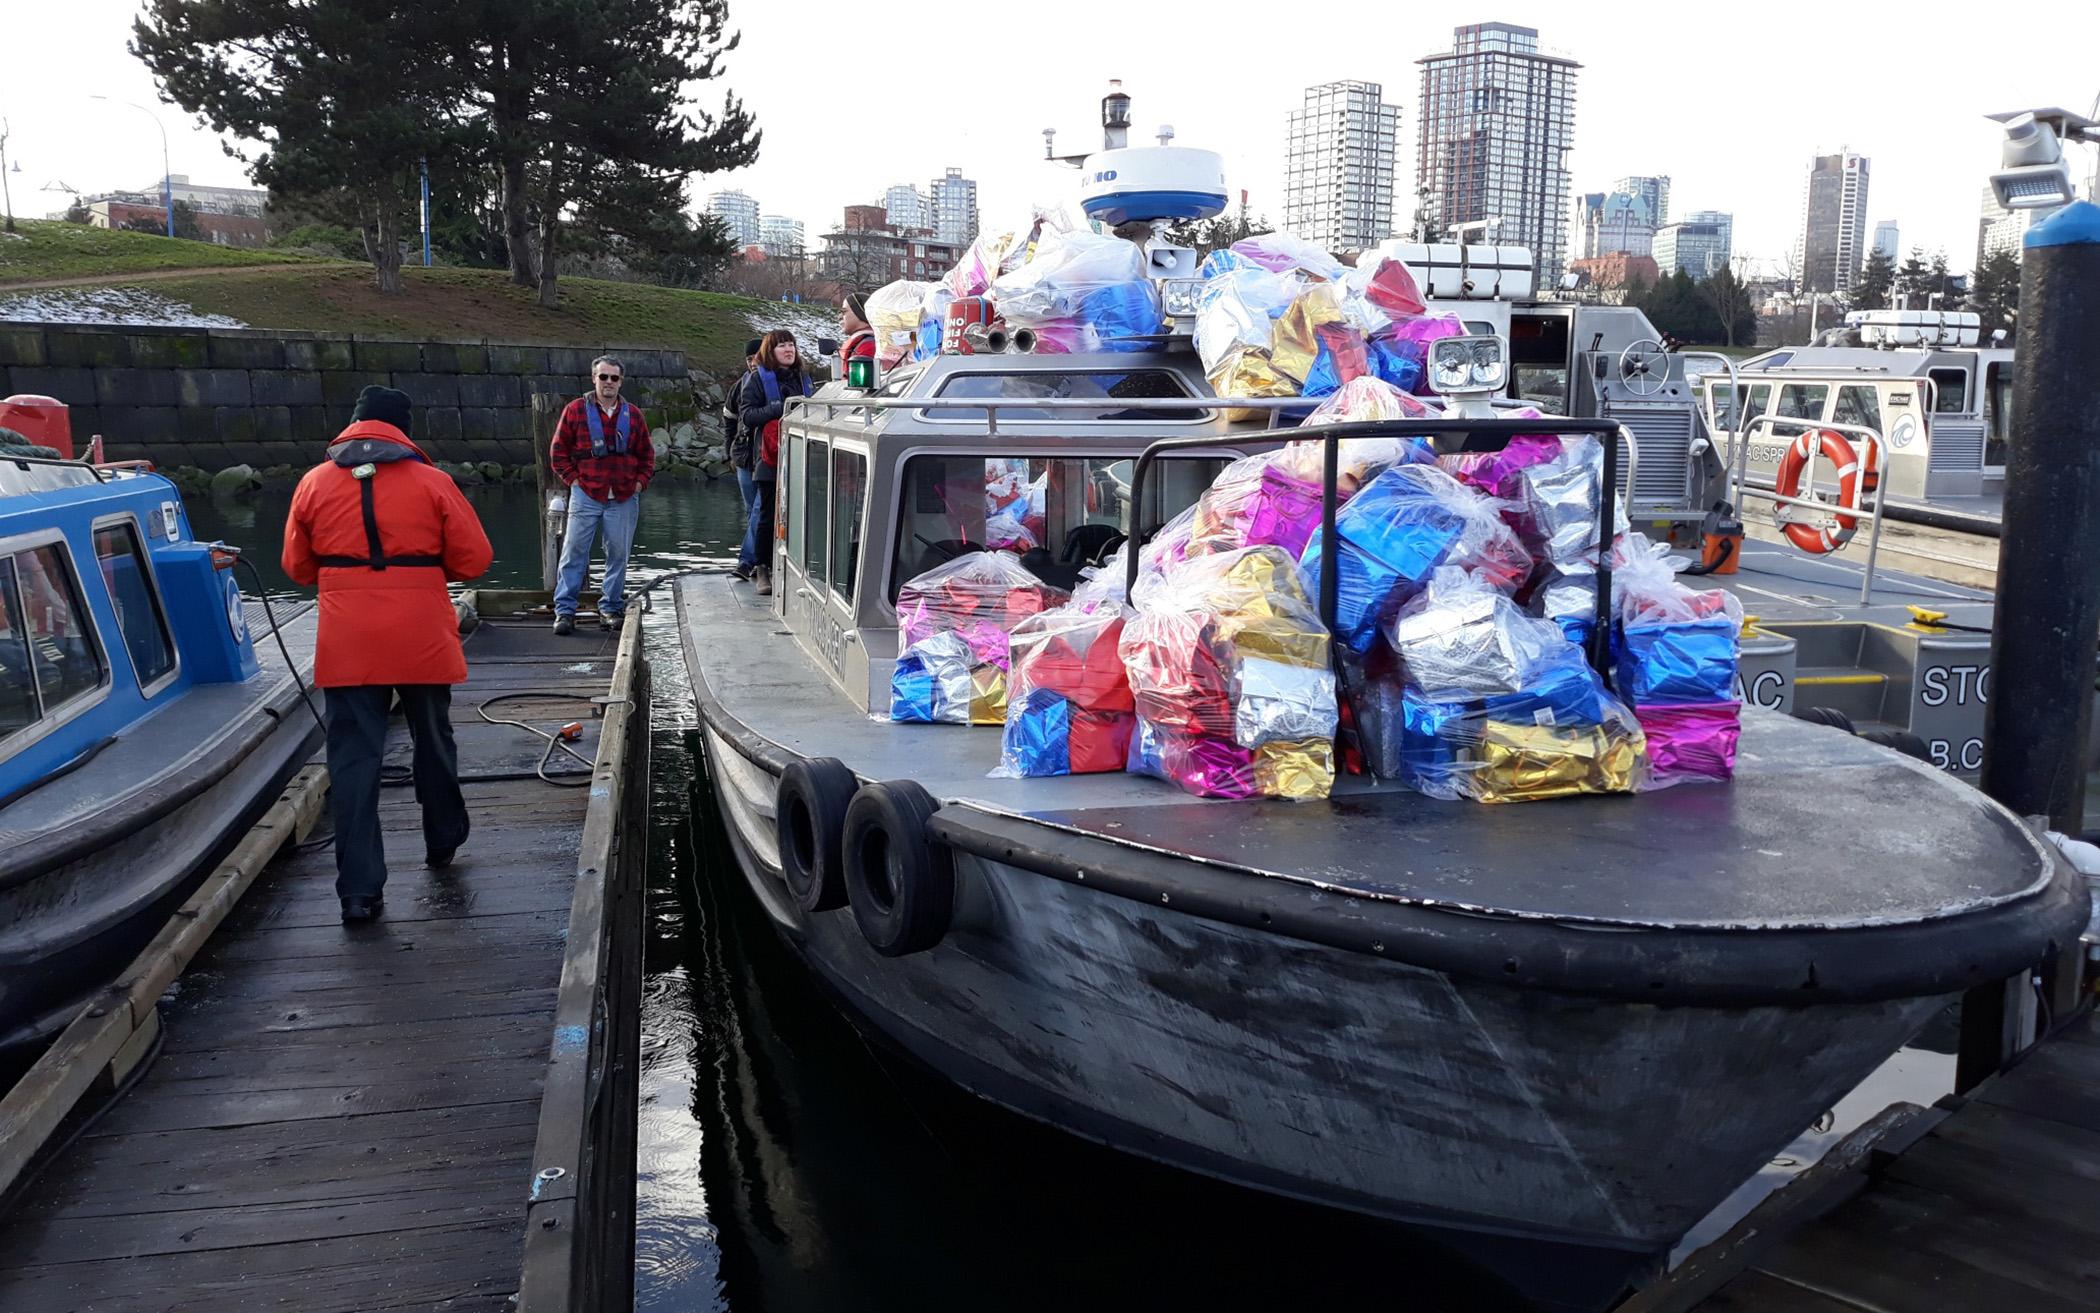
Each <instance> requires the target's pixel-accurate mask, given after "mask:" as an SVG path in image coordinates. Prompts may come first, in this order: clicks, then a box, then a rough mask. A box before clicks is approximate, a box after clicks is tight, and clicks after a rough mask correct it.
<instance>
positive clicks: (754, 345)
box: [744, 337, 764, 360]
mask: <svg viewBox="0 0 2100 1313" xmlns="http://www.w3.org/2000/svg"><path fill="white" fill-rule="evenodd" d="M762 345H764V344H763V343H761V342H760V341H759V340H758V339H757V338H755V337H754V338H752V339H751V340H750V341H749V342H746V343H744V359H746V360H749V359H750V358H751V357H753V356H755V355H757V354H758V348H759V347H760V346H762Z"/></svg>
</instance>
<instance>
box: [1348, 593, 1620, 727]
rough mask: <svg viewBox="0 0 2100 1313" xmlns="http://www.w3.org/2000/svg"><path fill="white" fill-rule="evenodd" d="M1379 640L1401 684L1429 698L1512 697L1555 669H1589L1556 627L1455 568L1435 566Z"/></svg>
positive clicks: (1534, 684)
mask: <svg viewBox="0 0 2100 1313" xmlns="http://www.w3.org/2000/svg"><path fill="white" fill-rule="evenodd" d="M1386 641H1387V642H1388V643H1390V644H1391V645H1392V648H1393V650H1394V651H1395V652H1397V653H1398V654H1399V656H1400V667H1401V671H1402V673H1403V674H1404V675H1405V676H1406V678H1407V680H1408V682H1409V683H1411V684H1413V685H1415V686H1416V687H1418V688H1420V689H1422V690H1423V691H1424V692H1426V693H1427V694H1429V696H1431V697H1435V698H1446V699H1449V698H1483V697H1493V696H1496V695H1498V694H1505V693H1519V692H1522V691H1524V690H1526V689H1529V688H1532V687H1535V686H1536V685H1537V684H1538V683H1539V682H1540V680H1541V679H1542V678H1543V677H1544V676H1545V675H1546V674H1547V672H1549V671H1551V670H1552V669H1553V668H1555V667H1556V666H1566V665H1575V666H1580V667H1581V669H1582V670H1583V671H1584V672H1585V673H1586V672H1587V671H1588V667H1587V666H1585V665H1582V657H1581V654H1580V653H1578V652H1577V651H1576V650H1575V649H1574V648H1573V647H1571V646H1569V644H1568V640H1567V638H1566V637H1565V636H1564V635H1563V634H1562V633H1561V631H1560V627H1559V626H1558V625H1555V624H1554V623H1553V622H1551V621H1549V620H1540V619H1537V618H1535V617H1533V616H1528V615H1525V614H1524V613H1523V611H1521V610H1520V609H1518V607H1517V604H1516V603H1515V602H1513V601H1511V600H1510V599H1509V597H1508V596H1506V595H1505V594H1503V593H1501V592H1500V591H1498V590H1496V589H1495V588H1493V587H1491V586H1490V585H1489V584H1488V583H1487V582H1486V581H1485V580H1484V579H1483V578H1482V577H1481V576H1480V575H1478V574H1476V573H1472V572H1469V571H1467V570H1465V569H1462V568H1460V567H1458V566H1448V565H1447V566H1443V567H1440V568H1439V569H1438V570H1437V571H1436V572H1435V573H1434V574H1433V575H1432V576H1431V578H1430V580H1429V583H1428V585H1427V586H1426V587H1425V588H1424V589H1423V591H1422V592H1421V593H1420V594H1418V595H1417V596H1415V597H1414V598H1412V599H1410V600H1409V601H1408V602H1407V604H1406V605H1404V606H1402V607H1401V608H1400V611H1399V613H1398V614H1397V615H1396V616H1394V618H1393V620H1392V622H1391V624H1389V625H1388V626H1387V627H1386ZM1592 679H1594V676H1592ZM1601 692H1602V690H1601V689H1600V690H1599V693H1600V694H1601Z"/></svg>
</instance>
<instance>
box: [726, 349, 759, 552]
mask: <svg viewBox="0 0 2100 1313" xmlns="http://www.w3.org/2000/svg"><path fill="white" fill-rule="evenodd" d="M757 364H758V339H757V338H755V337H754V338H752V339H751V340H750V341H749V342H746V343H745V344H744V372H743V373H741V374H738V375H737V376H736V381H735V382H734V383H731V384H730V385H729V391H728V393H727V394H726V395H724V396H723V398H722V438H723V441H724V442H725V443H726V444H727V445H728V447H729V463H730V464H731V465H732V466H734V467H735V468H736V495H737V497H738V498H739V499H740V500H741V501H742V502H743V504H744V540H743V542H741V543H739V544H738V545H737V553H736V572H735V573H736V577H737V578H739V579H749V578H751V577H752V576H753V575H755V574H756V573H758V543H757V538H758V484H757V483H755V482H753V481H752V478H751V448H752V442H751V435H750V434H748V433H746V432H744V416H743V412H744V384H745V383H747V382H749V381H750V378H751V370H752V367H753V366H755V365H757Z"/></svg>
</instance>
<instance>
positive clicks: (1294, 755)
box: [1254, 738, 1334, 801]
mask: <svg viewBox="0 0 2100 1313" xmlns="http://www.w3.org/2000/svg"><path fill="white" fill-rule="evenodd" d="M1254 789H1255V792H1256V793H1258V794H1260V795H1261V796H1262V797H1264V798H1296V799H1299V800H1302V801H1309V800H1312V799H1315V798H1324V797H1326V796H1327V795H1328V794H1329V793H1332V792H1333V791H1334V741H1333V740H1332V739H1330V738H1313V739H1306V740H1303V741H1302V742H1297V743H1287V742H1286V743H1264V744H1262V745H1261V746H1260V747H1258V748H1256V749H1255V750H1254Z"/></svg>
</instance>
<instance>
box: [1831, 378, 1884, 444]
mask: <svg viewBox="0 0 2100 1313" xmlns="http://www.w3.org/2000/svg"><path fill="white" fill-rule="evenodd" d="M1830 418H1831V419H1832V420H1834V421H1836V422H1837V423H1839V424H1863V425H1865V426H1866V427H1868V428H1870V429H1872V430H1874V431H1875V432H1876V433H1879V432H1881V390H1880V389H1879V388H1877V387H1875V386H1874V385H1873V384H1871V383H1849V384H1847V385H1845V386H1844V387H1841V388H1839V389H1838V399H1837V409H1836V410H1835V411H1833V412H1831V416H1830Z"/></svg>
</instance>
